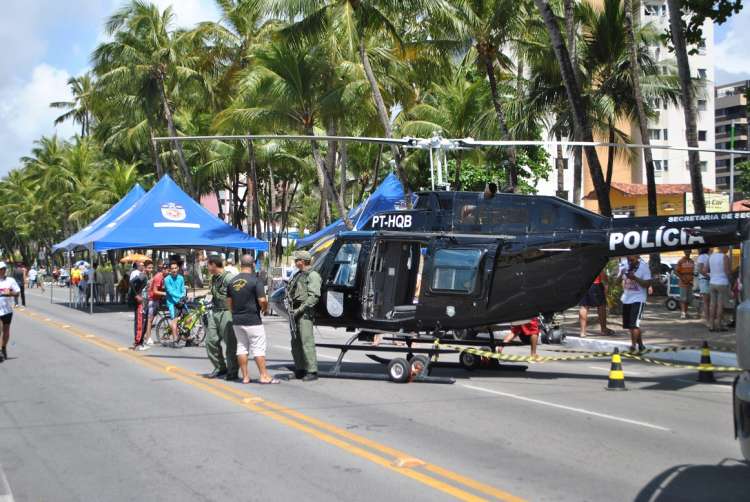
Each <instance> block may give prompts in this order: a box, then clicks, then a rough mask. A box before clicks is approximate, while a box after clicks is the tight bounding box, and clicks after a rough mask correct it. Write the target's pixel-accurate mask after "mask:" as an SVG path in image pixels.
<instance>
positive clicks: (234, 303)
mask: <svg viewBox="0 0 750 502" xmlns="http://www.w3.org/2000/svg"><path fill="white" fill-rule="evenodd" d="M311 261H312V256H311V255H310V253H309V252H307V251H299V252H297V253H296V254H295V266H296V268H297V269H298V270H297V273H296V274H295V275H294V276H293V277H292V279H291V281H290V282H289V285H288V287H287V291H288V293H287V294H288V297H289V305H290V311H289V317H290V321H291V322H292V323H293V326H294V329H292V330H291V331H292V339H291V348H292V355H293V358H294V364H295V368H294V374H295V377H296V378H298V379H301V380H302V381H306V382H309V381H314V380H317V378H318V376H317V372H318V367H317V358H316V354H315V339H314V336H313V314H312V311H313V309H314V308H315V305H317V303H318V301H319V299H320V287H321V282H322V281H321V278H320V275H319V274H318V273H317V272H316V271H314V270H312V268H311V266H310V264H311ZM239 265H240V266H239V269H237V268H235V267H234V263H233V261H231V260H227V262H226V266H225V261H224V259H223V258H222V257H221V256H220V255H212V256H210V257H208V260H207V269H208V273H209V275H210V277H211V279H210V288H209V294H210V295H211V304H212V306H211V309H210V310H209V311H208V312H207V321H208V322H207V325H206V327H205V328H206V353H207V355H208V359H209V361H210V362H211V365H212V367H213V368H212V370H211V371H210V372H208V373H206V374H205V375H204V376H205V377H206V378H211V379H213V378H223V379H225V380H227V381H242V382H243V383H250V381H251V378H250V372H249V369H248V362H249V359H250V357H252V358H253V359H254V361H255V365H256V367H257V370H258V374H259V377H258V380H257V381H258V383H260V384H264V385H268V384H278V383H279V380H278V379H276V378H274V377H272V376H271V375H270V374H269V373H268V370H267V368H266V361H265V357H266V347H267V341H266V333H265V329H264V327H263V316H264V315H265V314H266V313H267V312H268V299H267V297H266V291H265V281H264V280H263V279H262V278H261V277H259V276H258V274H257V273H256V271H255V259H254V258H253V257H252V256H251V255H244V256H242V257H241V259H240V262H239ZM182 270H183V269H182V263H180V262H179V261H177V260H171V261H170V262H168V263H157V264H156V265H154V263H153V262H152V261H151V260H145V261H142V262H137V263H135V264H134V267H133V270H132V272H131V273H130V274H129V276H128V284H129V291H128V303H129V304H130V305H131V307H132V308H133V345H132V347H131V348H132V349H133V350H136V351H144V350H149V348H150V347H151V346H152V345H153V344H154V343H157V342H158V340H156V339H155V337H154V330H153V327H154V326H153V323H154V319H155V317H156V316H157V313H158V312H159V310H160V309H162V307H164V308H166V310H167V315H168V318H169V326H170V330H171V336H172V340H171V342H166V343H163V345H168V346H173V347H174V346H176V344H177V342H178V340H179V338H178V336H179V334H178V320H179V318H180V316H181V315H182V314H181V312H182V309H181V304H182V303H183V302H184V301H185V298H186V295H187V291H186V288H185V280H184V277H183V272H182ZM162 342H164V341H162Z"/></svg>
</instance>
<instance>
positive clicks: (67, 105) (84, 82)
mask: <svg viewBox="0 0 750 502" xmlns="http://www.w3.org/2000/svg"><path fill="white" fill-rule="evenodd" d="M68 87H70V92H71V94H72V95H73V101H55V102H54V103H50V107H51V108H62V109H64V110H68V111H67V112H65V113H63V114H62V115H60V116H59V117H57V118H56V119H55V125H59V124H62V123H63V122H65V121H66V120H72V121H73V122H74V123H76V124H80V125H81V136H88V135H89V134H90V133H91V123H92V122H93V111H92V110H93V102H92V101H93V99H94V80H93V78H92V76H91V73H88V72H87V73H84V74H83V75H81V76H80V77H70V78H69V79H68Z"/></svg>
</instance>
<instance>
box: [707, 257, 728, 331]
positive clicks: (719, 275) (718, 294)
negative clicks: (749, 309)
mask: <svg viewBox="0 0 750 502" xmlns="http://www.w3.org/2000/svg"><path fill="white" fill-rule="evenodd" d="M728 253H729V248H727V247H721V248H718V249H716V250H715V251H714V252H713V253H711V256H709V258H708V276H709V281H708V284H709V286H708V292H709V297H710V298H711V300H710V301H711V307H710V309H709V315H708V321H709V323H708V329H709V331H727V328H726V327H724V325H723V317H724V307H725V306H726V304H727V301H728V300H729V278H730V277H731V275H732V261H731V260H730V258H729V254H728Z"/></svg>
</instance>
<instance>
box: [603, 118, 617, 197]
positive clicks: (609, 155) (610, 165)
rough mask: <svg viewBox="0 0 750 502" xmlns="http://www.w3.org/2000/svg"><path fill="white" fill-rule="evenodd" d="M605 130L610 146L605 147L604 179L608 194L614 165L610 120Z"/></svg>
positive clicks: (613, 129) (612, 135) (613, 138)
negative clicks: (605, 170)
mask: <svg viewBox="0 0 750 502" xmlns="http://www.w3.org/2000/svg"><path fill="white" fill-rule="evenodd" d="M607 129H608V130H609V138H608V140H609V141H608V142H609V143H610V146H608V147H607V175H606V178H605V179H606V181H607V193H609V191H610V188H612V170H613V167H614V164H615V147H614V146H612V143H614V142H615V125H614V124H613V123H612V120H610V121H609V123H608V124H607Z"/></svg>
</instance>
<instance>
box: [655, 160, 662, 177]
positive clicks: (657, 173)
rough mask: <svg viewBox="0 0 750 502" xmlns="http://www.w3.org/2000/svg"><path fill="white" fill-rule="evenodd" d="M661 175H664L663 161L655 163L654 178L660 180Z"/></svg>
mask: <svg viewBox="0 0 750 502" xmlns="http://www.w3.org/2000/svg"><path fill="white" fill-rule="evenodd" d="M661 173H662V167H661V160H655V161H654V176H656V177H657V178H660V177H661Z"/></svg>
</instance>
